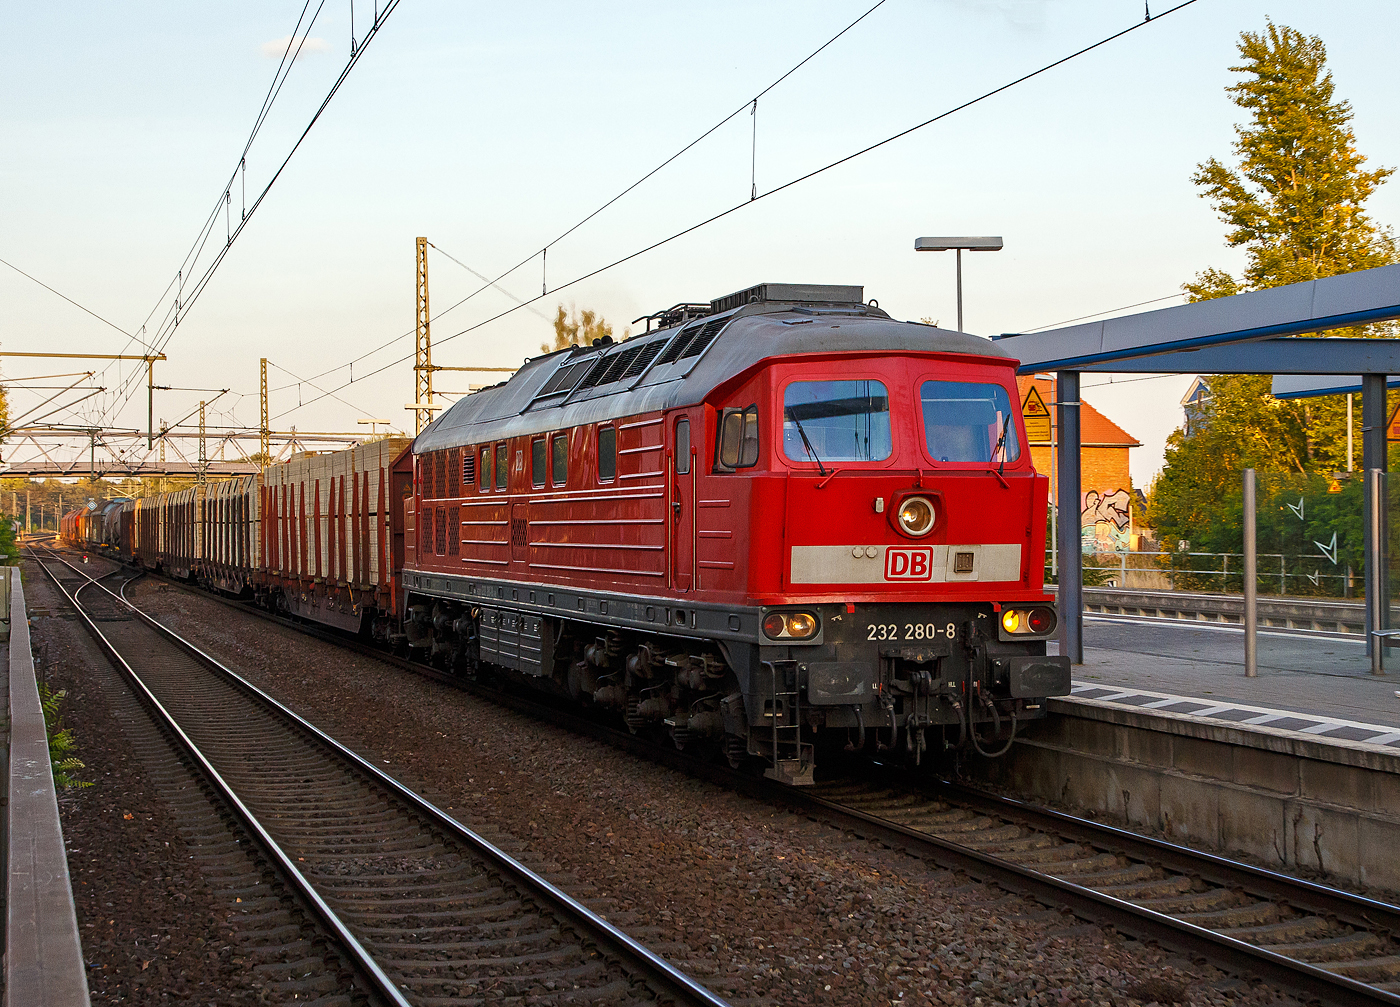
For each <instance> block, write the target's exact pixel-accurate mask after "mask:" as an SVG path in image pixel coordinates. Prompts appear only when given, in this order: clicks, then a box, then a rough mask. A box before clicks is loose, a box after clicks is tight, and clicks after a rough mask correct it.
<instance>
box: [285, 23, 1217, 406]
mask: <svg viewBox="0 0 1400 1007" xmlns="http://www.w3.org/2000/svg"><path fill="white" fill-rule="evenodd" d="M1196 2H1197V0H1182V2H1181V3H1178V4H1177V5H1176V6H1174V7H1171V8H1168V9H1167V10H1165V11H1163V12H1162V13H1161V14H1158V15H1156V16H1155V17H1153V18H1152V20H1151V21H1139V22H1136V23H1135V24H1133V25H1131V26H1130V27H1127V28H1124V29H1122V30H1121V31H1117V32H1114V33H1113V34H1111V35H1107V36H1105V37H1104V38H1101V39H1099V40H1098V41H1097V42H1093V43H1091V44H1089V45H1087V46H1084V47H1083V48H1081V49H1077V50H1075V51H1074V52H1072V53H1070V54H1068V55H1066V56H1062V57H1060V58H1059V59H1057V60H1055V61H1054V62H1051V63H1047V64H1045V65H1044V66H1042V67H1040V68H1039V69H1036V70H1032V71H1030V72H1029V73H1025V74H1022V75H1021V76H1020V77H1017V78H1015V79H1014V80H1011V81H1008V82H1007V83H1005V84H1002V85H1001V86H999V87H996V88H993V89H992V90H990V91H986V92H984V93H982V94H980V95H978V96H977V97H975V98H970V99H968V100H967V101H965V102H962V103H961V104H959V105H955V106H954V107H953V108H950V109H948V110H947V111H944V112H940V113H939V114H938V115H935V116H933V117H931V118H929V119H925V120H924V121H923V122H920V123H917V124H916V125H913V126H910V127H909V128H907V129H904V130H901V131H900V132H898V133H894V134H892V135H891V136H888V137H886V138H885V139H883V140H879V141H876V142H875V143H872V144H869V145H868V146H865V147H862V148H861V149H859V150H857V151H855V152H853V153H851V154H847V155H845V156H844V157H840V158H837V159H836V160H835V161H831V162H829V163H827V164H825V165H822V166H821V167H820V168H814V169H813V170H812V171H809V172H806V173H805V174H802V175H799V176H797V177H796V178H793V179H791V180H789V181H787V182H784V183H782V184H781V185H778V186H775V187H774V188H772V189H768V190H767V191H765V192H761V193H759V194H758V195H757V196H755V197H753V198H751V199H746V200H744V201H743V202H740V203H736V204H735V205H733V206H731V207H729V208H728V209H726V210H721V211H720V212H719V213H716V214H713V215H712V216H709V217H706V218H705V219H704V220H701V221H699V222H698V223H695V224H691V225H690V226H689V227H686V228H683V229H682V230H680V231H676V232H675V233H674V234H671V235H668V236H667V237H664V238H661V239H660V240H658V241H654V242H652V243H651V244H650V245H647V246H645V247H643V248H639V249H637V250H636V251H634V252H630V253H628V254H627V255H624V256H622V257H621V258H619V259H614V260H613V261H611V262H609V263H607V264H606V265H602V266H599V267H597V268H596V269H593V270H590V271H589V272H587V273H583V274H582V275H580V276H576V277H574V278H573V279H572V280H568V281H566V282H564V283H561V284H559V285H558V286H556V287H553V288H551V289H549V290H546V291H545V292H544V293H541V294H540V295H538V296H536V297H532V298H530V299H529V300H528V301H526V302H524V303H523V304H518V305H516V306H515V307H512V308H507V309H506V310H504V311H501V312H498V313H497V314H495V315H492V316H490V317H489V318H486V319H483V320H482V321H480V322H477V323H476V324H474V325H470V326H468V327H467V328H465V329H462V330H461V331H459V332H454V333H453V334H452V335H450V336H446V337H444V338H442V339H440V340H435V341H434V345H435V346H441V345H442V344H444V343H447V342H450V341H452V340H453V339H456V338H457V337H458V336H464V335H466V334H467V333H469V332H474V331H475V330H477V329H479V328H481V327H482V326H485V325H490V324H491V323H492V322H495V321H498V320H500V319H502V318H504V317H506V316H507V315H511V314H514V313H515V312H516V311H518V310H520V308H522V307H525V306H526V305H528V304H531V303H534V302H536V301H540V300H543V299H544V298H546V297H549V296H551V295H552V294H556V293H558V292H559V291H560V290H564V289H566V288H568V287H572V286H574V285H575V284H578V283H582V282H584V281H585V280H589V279H592V278H593V277H595V276H597V275H599V274H600V273H605V272H607V271H608V270H610V269H614V268H616V267H617V266H620V265H622V264H624V263H626V262H630V261H631V260H632V259H635V258H638V257H639V256H642V255H645V254H647V253H648V252H651V251H654V250H655V249H658V248H660V247H662V246H663V245H666V244H669V243H670V242H672V241H675V240H677V239H678V238H682V237H684V236H685V235H687V234H690V233H692V232H694V231H698V230H699V229H701V228H702V227H706V226H708V225H709V224H713V223H714V222H715V221H718V220H722V219H723V218H725V217H728V216H729V215H731V214H733V213H736V212H738V211H740V210H743V209H744V208H745V207H749V206H752V205H753V204H754V203H757V202H759V201H761V200H764V199H767V198H768V197H769V196H774V195H777V194H778V193H780V192H784V191H786V190H787V189H791V188H793V187H794V186H797V185H800V184H802V183H803V182H806V181H808V180H810V179H812V178H815V177H817V176H818V175H821V174H824V173H825V172H828V171H831V170H832V169H833V168H837V167H840V166H841V165H843V164H847V163H848V162H850V161H854V160H855V159H856V158H858V157H861V156H863V155H865V154H868V153H870V152H871V151H874V150H878V149H880V148H881V147H884V146H886V145H888V144H891V143H894V142H895V141H897V140H900V139H902V138H904V137H906V136H908V135H910V134H911V133H915V132H917V131H919V130H921V129H924V128H925V127H927V126H931V125H932V124H933V123H935V122H938V121H940V120H941V119H946V118H948V117H949V116H951V115H954V114H956V113H958V112H961V111H962V110H963V109H966V108H970V107H972V106H973V105H976V104H979V103H980V102H983V101H986V100H987V99H988V98H991V97H994V96H996V95H998V94H1001V93H1002V92H1004V91H1007V90H1010V89H1011V88H1013V87H1016V86H1017V85H1018V84H1022V83H1025V82H1026V81H1028V80H1031V79H1033V78H1035V77H1039V76H1040V75H1041V74H1043V73H1047V72H1048V71H1050V70H1053V69H1055V68H1056V67H1058V66H1062V65H1064V64H1065V63H1068V62H1069V61H1071V60H1073V59H1077V58H1078V57H1080V56H1083V55H1085V54H1086V53H1089V52H1093V51H1094V50H1095V49H1099V48H1101V47H1103V46H1105V45H1108V44H1109V43H1110V42H1113V41H1116V40H1117V39H1120V38H1123V37H1124V36H1125V35H1129V34H1131V33H1132V32H1135V31H1137V30H1138V29H1139V28H1143V27H1145V26H1147V25H1149V24H1156V23H1157V22H1158V21H1161V20H1162V19H1163V18H1165V17H1168V16H1170V15H1172V14H1174V13H1176V12H1177V11H1179V10H1182V9H1184V8H1186V7H1190V6H1191V5H1192V4H1194V3H1196ZM527 261H528V260H527ZM504 275H506V274H502V276H504ZM411 359H413V354H408V355H407V356H402V357H399V358H398V359H396V360H392V361H390V362H389V363H387V364H383V365H382V366H380V367H377V368H375V369H374V370H372V371H370V372H369V374H366V375H365V376H364V377H362V378H361V379H360V380H361V381H363V380H365V378H369V377H373V376H374V375H376V374H381V373H383V372H384V371H387V370H388V369H389V368H391V367H396V366H398V365H399V364H402V363H404V362H405V361H407V360H411ZM345 387H346V385H343V384H342V385H338V386H336V388H335V389H333V390H334V391H339V390H340V389H342V388H345ZM327 394H329V393H327ZM324 397H325V396H324V395H323V396H318V397H317V398H313V399H310V400H308V401H305V402H302V403H301V404H300V405H298V406H296V407H294V408H296V409H301V408H304V407H305V406H308V405H311V404H312V403H314V402H318V401H320V399H321V398H324ZM291 411H292V410H290V409H289V410H285V411H283V412H281V413H278V414H277V415H278V416H284V415H286V413H288V412H291Z"/></svg>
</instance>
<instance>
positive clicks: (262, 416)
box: [258, 357, 272, 469]
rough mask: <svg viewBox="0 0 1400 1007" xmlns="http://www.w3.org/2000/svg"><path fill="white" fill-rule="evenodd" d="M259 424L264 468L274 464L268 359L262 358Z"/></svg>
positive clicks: (259, 380)
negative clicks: (268, 416) (269, 422)
mask: <svg viewBox="0 0 1400 1007" xmlns="http://www.w3.org/2000/svg"><path fill="white" fill-rule="evenodd" d="M258 405H259V413H258V416H259V420H260V422H259V424H258V433H259V434H260V435H261V436H260V437H259V439H258V446H259V448H260V449H261V451H262V467H263V468H264V469H265V468H267V467H268V466H269V465H270V464H272V429H271V428H270V427H269V426H268V424H267V357H263V358H262V365H261V373H260V374H259V376H258Z"/></svg>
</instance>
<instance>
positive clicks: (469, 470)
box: [462, 448, 476, 486]
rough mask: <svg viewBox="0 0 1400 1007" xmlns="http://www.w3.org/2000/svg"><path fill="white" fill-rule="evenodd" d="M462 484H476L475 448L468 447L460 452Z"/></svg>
mask: <svg viewBox="0 0 1400 1007" xmlns="http://www.w3.org/2000/svg"><path fill="white" fill-rule="evenodd" d="M462 485H463V486H475V485H476V449H475V448H469V449H465V450H464V451H463V452H462Z"/></svg>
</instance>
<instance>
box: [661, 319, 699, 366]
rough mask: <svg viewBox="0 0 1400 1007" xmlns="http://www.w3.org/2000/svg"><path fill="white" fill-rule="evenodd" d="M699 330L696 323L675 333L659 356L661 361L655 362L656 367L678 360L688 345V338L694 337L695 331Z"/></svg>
mask: <svg viewBox="0 0 1400 1007" xmlns="http://www.w3.org/2000/svg"><path fill="white" fill-rule="evenodd" d="M699 328H700V324H699V323H698V322H697V323H695V324H694V325H688V326H686V327H685V328H683V329H681V331H680V332H677V333H676V335H675V337H674V338H673V339H672V340H671V341H670V342H669V343H668V344H667V346H666V352H665V353H663V354H661V359H660V360H658V361H657V362H656V366H657V367H660V366H661V365H662V364H669V363H671V362H672V361H674V360H679V359H680V355H681V351H682V350H684V349H685V348H686V346H687V345H689V343H690V337H691V336H693V335H695V332H696V330H697V329H699Z"/></svg>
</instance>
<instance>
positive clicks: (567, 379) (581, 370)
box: [536, 359, 594, 398]
mask: <svg viewBox="0 0 1400 1007" xmlns="http://www.w3.org/2000/svg"><path fill="white" fill-rule="evenodd" d="M593 364H594V361H593V360H591V359H584V360H575V361H574V362H573V363H572V364H565V365H564V366H563V367H561V368H559V370H557V371H555V372H554V376H553V377H551V378H550V379H549V380H548V381H546V382H545V383H544V387H543V388H541V389H540V391H539V395H537V396H536V398H543V397H544V396H546V395H553V394H554V393H555V392H567V391H569V390H571V389H572V388H573V387H574V385H576V384H578V382H579V379H580V378H582V377H583V375H584V374H585V373H586V372H587V371H588V369H589V368H590V367H592V366H593Z"/></svg>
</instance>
